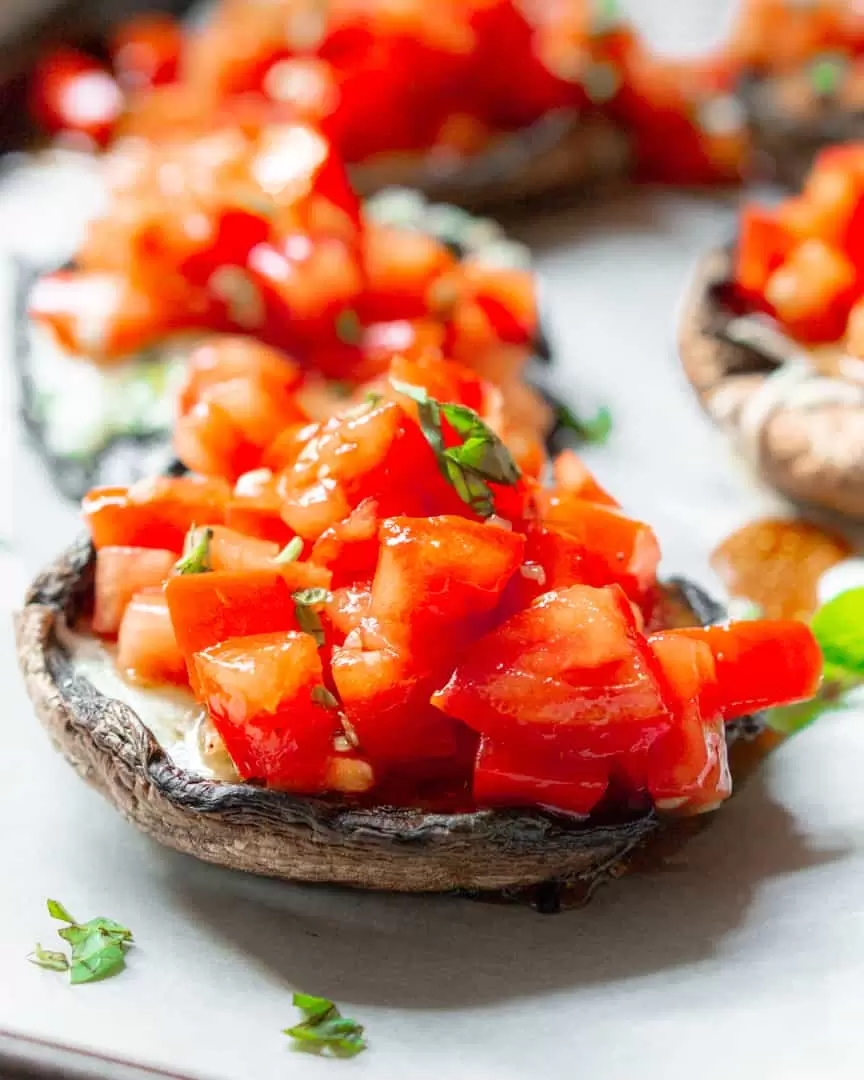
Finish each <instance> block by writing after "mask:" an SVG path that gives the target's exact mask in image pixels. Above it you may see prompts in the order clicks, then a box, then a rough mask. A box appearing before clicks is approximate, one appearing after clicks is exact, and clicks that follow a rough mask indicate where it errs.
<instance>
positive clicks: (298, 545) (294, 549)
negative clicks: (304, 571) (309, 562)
mask: <svg viewBox="0 0 864 1080" xmlns="http://www.w3.org/2000/svg"><path fill="white" fill-rule="evenodd" d="M302 554H303V540H302V539H301V538H300V537H299V536H294V537H292V538H291V539H290V540H289V541H288V543H287V544H286V545H285V547H284V548H282V550H281V551H280V552H279V554H278V555H277V556H276V558H275V559H274V560H273V562H277V563H292V562H296V561H297V560H298V559H299V558H300V556H301V555H302Z"/></svg>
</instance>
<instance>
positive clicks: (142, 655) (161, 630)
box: [117, 587, 187, 685]
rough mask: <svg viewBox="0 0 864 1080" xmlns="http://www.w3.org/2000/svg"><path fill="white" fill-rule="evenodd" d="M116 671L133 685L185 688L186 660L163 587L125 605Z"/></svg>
mask: <svg viewBox="0 0 864 1080" xmlns="http://www.w3.org/2000/svg"><path fill="white" fill-rule="evenodd" d="M117 667H118V668H119V669H120V671H121V672H123V674H124V675H126V677H127V678H129V679H131V680H133V681H134V682H140V683H145V684H147V685H153V684H155V685H158V684H159V683H175V684H179V685H185V684H186V682H187V674H186V660H185V658H184V656H183V653H182V652H181V651H180V648H179V646H178V644H177V638H176V636H175V633H174V627H173V624H172V621H171V614H170V612H169V610H168V604H167V601H166V598H165V592H164V590H163V589H162V588H161V587H160V588H155V589H153V588H150V589H142V590H141V591H140V592H137V593H136V594H135V595H134V596H133V597H132V599H131V600H130V601H129V603H128V604H127V605H126V610H125V611H124V612H123V618H122V619H121V620H120V627H119V630H118V633H117Z"/></svg>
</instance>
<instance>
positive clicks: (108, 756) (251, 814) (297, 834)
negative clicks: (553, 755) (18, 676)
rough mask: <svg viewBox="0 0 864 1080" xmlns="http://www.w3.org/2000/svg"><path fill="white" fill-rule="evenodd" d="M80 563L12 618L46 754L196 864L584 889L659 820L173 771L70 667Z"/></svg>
mask: <svg viewBox="0 0 864 1080" xmlns="http://www.w3.org/2000/svg"><path fill="white" fill-rule="evenodd" d="M93 570H94V554H93V550H92V547H91V546H90V543H89V541H88V540H83V541H80V542H78V543H77V544H75V545H74V546H72V547H71V548H69V549H68V550H67V551H65V552H64V553H63V554H62V555H61V556H60V557H59V559H58V560H57V561H56V562H55V563H54V564H53V565H52V566H50V567H49V568H48V569H47V570H46V571H44V572H43V573H42V574H41V575H40V576H39V577H38V578H37V579H36V581H35V582H34V583H33V585H32V587H31V589H30V591H29V593H28V596H27V600H26V604H25V606H24V608H23V610H22V611H21V612H20V613H19V614H18V616H17V640H18V656H19V661H20V665H21V670H22V672H23V674H24V678H25V680H26V683H27V688H28V691H29V693H30V697H31V698H32V700H33V703H34V705H35V707H36V711H37V713H38V715H39V717H40V719H41V721H42V723H43V725H44V726H45V728H46V729H47V731H48V732H49V734H50V736H51V738H52V740H53V741H54V743H55V745H56V746H57V747H58V749H60V750H61V751H62V752H63V753H64V754H65V756H66V757H67V759H68V760H69V761H70V762H71V764H72V765H74V767H75V768H76V769H77V771H78V772H79V773H80V774H81V775H82V776H83V777H84V778H85V779H86V780H87V781H88V782H89V783H90V784H92V785H93V786H94V787H96V788H97V789H98V790H100V791H101V792H102V793H103V794H104V795H105V796H106V798H108V799H109V800H110V801H111V802H112V803H113V804H114V805H115V806H116V807H117V808H118V809H119V810H120V811H121V813H123V814H124V816H126V817H127V818H129V820H131V821H132V822H134V823H135V824H136V825H137V826H138V827H139V828H140V829H142V830H143V831H144V832H146V833H148V834H150V835H151V836H153V837H154V838H155V839H156V840H158V841H159V842H160V843H163V844H165V845H167V846H169V847H172V848H176V849H177V850H179V851H184V852H187V853H189V854H191V855H195V856H197V857H198V858H200V859H204V860H205V861H207V862H213V863H217V864H220V865H223V866H229V867H233V868H235V869H239V870H247V871H250V872H252V873H257V874H266V875H270V876H273V877H279V878H286V879H291V880H297V881H321V882H331V883H335V884H340V885H352V886H357V887H360V888H371V889H387V890H396V891H405V892H426V891H446V890H477V889H482V890H499V889H504V888H510V887H521V886H528V885H532V884H535V883H538V882H543V881H549V880H555V881H575V882H578V883H579V884H580V885H581V886H583V887H584V888H585V889H586V890H589V891H590V888H591V887H593V885H595V884H597V883H598V882H600V881H602V880H603V879H604V878H605V877H608V876H609V875H610V874H611V873H615V874H617V873H618V872H619V871H620V870H622V869H623V868H624V866H625V865H626V863H627V860H628V858H629V857H630V856H631V855H632V854H633V852H634V851H635V849H636V848H637V847H639V846H640V845H641V844H642V843H643V842H644V841H646V840H647V839H648V838H649V837H651V836H652V835H654V834H655V833H657V832H658V831H659V830H660V829H661V828H666V827H667V825H666V824H665V823H664V822H663V821H662V820H661V819H660V818H658V817H657V816H656V815H655V814H654V813H653V812H650V811H649V812H645V811H642V812H639V813H637V814H634V815H632V816H618V817H615V818H598V819H594V818H593V817H592V818H589V819H587V820H586V819H579V818H570V817H568V816H567V815H564V814H557V813H552V812H544V811H542V810H539V809H538V810H531V811H527V810H513V811H492V810H481V811H476V812H472V813H453V814H444V813H424V812H422V811H420V810H412V809H394V808H390V807H375V808H372V809H366V808H362V807H359V806H353V805H350V804H348V803H344V802H343V803H340V802H335V801H331V800H330V799H322V798H304V797H297V796H293V795H288V794H283V793H280V792H277V791H270V790H265V789H263V788H260V787H256V786H254V785H251V784H244V783H227V782H223V781H219V780H214V779H207V778H203V777H201V776H196V775H194V774H192V773H191V772H186V771H184V770H183V769H182V768H180V767H178V765H177V764H175V763H174V762H173V761H172V759H171V757H170V756H169V754H168V753H166V751H165V750H164V749H163V748H162V747H161V746H160V745H159V743H158V742H157V741H156V739H155V738H154V736H153V734H152V733H151V732H150V730H148V728H147V727H146V726H145V724H144V722H143V721H142V720H141V718H140V717H139V716H138V715H136V713H135V712H134V711H133V710H132V708H130V707H129V706H128V705H126V704H124V703H123V702H122V701H119V700H116V699H112V698H109V697H106V696H105V695H103V694H102V693H100V692H99V691H98V690H97V689H96V688H95V686H94V685H93V684H92V683H91V682H90V681H88V679H87V678H85V677H82V675H81V674H80V673H78V672H76V664H75V660H74V657H73V655H72V653H71V652H70V650H69V648H68V647H67V645H66V644H64V627H66V626H72V627H74V626H75V624H76V622H77V621H78V620H79V618H80V616H81V615H82V614H83V613H84V612H86V610H87V607H88V604H90V603H92V593H93ZM662 606H663V612H662V616H661V617H662V619H663V621H664V623H665V624H666V625H692V624H696V623H699V622H703V623H707V622H712V621H716V620H717V619H718V618H719V617H722V615H723V612H722V610H721V609H720V608H719V607H718V606H717V605H716V604H714V603H713V602H711V601H710V600H709V599H708V598H707V597H706V596H705V595H704V594H703V593H702V592H701V591H700V590H699V589H697V588H696V587H695V586H692V585H690V584H688V583H686V582H676V583H672V584H670V585H668V586H667V587H666V588H665V590H664V600H663V605H662ZM759 726H760V721H759V718H758V717H756V718H746V719H745V720H743V721H742V720H739V721H737V722H736V723H735V724H734V725H732V726H730V728H729V729H728V731H727V738H734V737H735V736H736V735H738V734H740V733H742V732H744V733H752V732H754V731H758V730H759ZM673 827H674V826H673Z"/></svg>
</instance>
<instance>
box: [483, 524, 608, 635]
mask: <svg viewBox="0 0 864 1080" xmlns="http://www.w3.org/2000/svg"><path fill="white" fill-rule="evenodd" d="M589 564H590V555H589V553H588V552H587V551H586V549H585V546H584V544H582V543H580V542H579V541H578V540H576V539H575V538H574V537H572V536H568V534H567V533H564V532H561V531H559V530H558V529H553V528H546V527H544V526H542V525H529V526H528V528H527V530H526V533H525V554H524V556H523V561H522V564H521V566H520V567H519V570H518V571H517V573H515V574H514V575H513V577H512V578H511V580H510V583H509V585H508V586H507V591H506V593H505V596H504V604H503V606H504V608H505V610H506V611H507V612H508V614H512V613H515V612H517V611H521V610H522V608H526V607H528V605H529V604H530V603H532V602H533V601H534V600H536V599H537V597H538V596H542V595H543V593H546V592H552V591H553V590H555V589H566V588H567V587H568V586H569V585H580V584H585V585H589V584H593V581H591V580H589V578H593V577H594V573H593V567H590V568H589Z"/></svg>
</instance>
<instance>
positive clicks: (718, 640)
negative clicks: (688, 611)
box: [677, 619, 822, 720]
mask: <svg viewBox="0 0 864 1080" xmlns="http://www.w3.org/2000/svg"><path fill="white" fill-rule="evenodd" d="M677 633H679V634H683V635H686V636H687V637H691V638H693V639H694V640H696V641H704V642H705V643H706V644H707V645H708V646H709V647H710V649H711V652H712V654H713V656H714V662H715V664H716V668H717V708H718V709H719V711H720V713H721V715H722V716H723V718H724V720H732V719H734V718H735V717H736V716H744V715H745V714H747V713H750V712H756V711H757V710H758V709H770V708H773V707H774V706H775V705H790V704H792V703H793V702H796V701H806V700H807V699H808V698H811V697H813V695H814V694H815V693H816V691H817V690H818V689H819V683H820V681H821V679H822V652H821V650H820V649H819V645H818V644H817V642H816V639H815V638H814V637H813V633H812V631H811V630H810V628H809V627H808V626H805V625H804V624H803V623H800V622H794V621H792V620H781V619H777V620H774V619H757V620H755V621H754V622H740V623H732V624H731V625H730V626H710V627H706V628H699V627H694V628H693V629H689V628H688V629H686V630H679V631H677Z"/></svg>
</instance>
